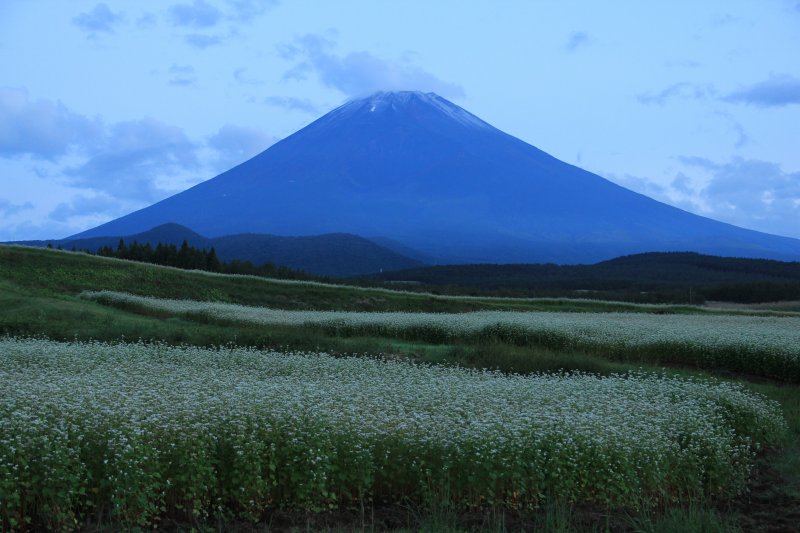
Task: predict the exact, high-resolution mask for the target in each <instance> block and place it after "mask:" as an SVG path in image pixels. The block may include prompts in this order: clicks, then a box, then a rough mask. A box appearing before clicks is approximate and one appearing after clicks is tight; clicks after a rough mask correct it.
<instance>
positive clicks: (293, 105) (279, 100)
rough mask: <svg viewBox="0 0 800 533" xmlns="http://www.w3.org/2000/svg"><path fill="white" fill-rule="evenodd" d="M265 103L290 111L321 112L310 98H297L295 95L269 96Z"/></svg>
mask: <svg viewBox="0 0 800 533" xmlns="http://www.w3.org/2000/svg"><path fill="white" fill-rule="evenodd" d="M264 103H265V104H267V105H270V106H273V107H281V108H283V109H287V110H289V111H304V112H306V113H314V114H317V113H319V109H318V108H317V106H315V105H314V104H312V103H311V100H309V99H308V98H295V97H293V96H268V97H266V98H264Z"/></svg>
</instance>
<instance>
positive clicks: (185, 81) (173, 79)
mask: <svg viewBox="0 0 800 533" xmlns="http://www.w3.org/2000/svg"><path fill="white" fill-rule="evenodd" d="M169 74H170V80H169V84H170V85H182V86H186V85H194V83H195V82H196V81H197V76H196V75H195V71H194V67H192V66H190V65H183V66H182V65H172V66H171V67H169Z"/></svg>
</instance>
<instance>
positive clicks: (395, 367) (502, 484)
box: [0, 338, 785, 529]
mask: <svg viewBox="0 0 800 533" xmlns="http://www.w3.org/2000/svg"><path fill="white" fill-rule="evenodd" d="M784 431H785V422H784V420H783V418H782V414H781V411H780V408H779V406H778V405H777V404H775V403H774V402H771V401H769V400H766V399H765V398H763V397H761V396H759V395H756V394H754V393H751V392H748V391H747V390H746V389H744V388H742V387H740V386H737V385H733V384H730V383H722V382H702V381H697V380H683V379H676V378H667V377H664V376H656V375H646V374H627V375H619V376H612V377H595V376H590V375H583V374H571V375H536V376H529V377H523V376H513V375H501V374H498V373H494V372H489V371H468V370H464V369H456V368H443V367H429V366H416V365H411V364H408V363H400V362H387V361H383V360H378V359H374V358H368V357H360V358H343V359H336V358H333V357H330V356H327V355H325V354H302V353H289V354H282V353H273V352H262V351H257V350H251V349H243V348H226V349H219V350H209V349H201V348H190V347H185V348H175V347H167V346H163V345H143V344H127V345H125V344H120V345H108V344H101V343H57V342H52V341H45V340H18V339H13V338H6V339H3V340H0V517H2V520H3V523H2V524H0V529H9V528H13V527H14V526H15V525H16V526H18V525H19V524H24V523H26V521H32V523H33V524H39V525H40V527H44V528H48V529H70V528H72V527H75V526H76V524H79V523H82V521H84V520H85V519H86V517H87V516H98V515H100V516H109V517H111V518H113V519H114V520H115V521H117V523H120V524H128V525H129V526H134V525H138V526H149V525H153V524H156V523H157V522H158V520H159V519H160V518H162V517H165V516H173V517H174V516H178V517H189V518H192V517H195V518H198V519H210V518H213V517H218V518H220V519H231V518H237V517H238V518H244V519H250V520H258V519H259V518H260V517H262V516H263V513H264V512H265V511H266V510H268V509H275V508H294V509H309V510H318V509H324V508H331V507H342V508H358V506H359V505H361V504H363V503H367V504H380V503H393V502H398V501H406V502H407V501H415V500H416V501H423V500H425V498H427V497H429V496H430V495H431V494H434V493H435V494H448V495H449V496H450V497H451V498H453V499H454V500H455V501H457V502H459V503H460V504H461V505H463V506H466V507H480V506H485V505H492V504H503V505H507V506H511V507H527V506H534V505H537V504H541V503H543V502H546V501H548V500H550V499H563V500H567V501H579V502H594V503H598V504H602V505H612V506H616V505H634V506H638V505H646V504H650V503H664V502H671V501H675V500H677V499H679V498H683V497H697V496H709V495H712V496H730V495H733V494H736V493H738V492H739V491H741V490H742V488H743V486H744V483H745V480H746V479H747V476H748V473H749V469H750V465H751V461H752V458H753V454H754V451H755V450H756V449H757V448H758V447H760V446H766V445H771V444H774V443H776V442H777V441H778V439H780V437H781V435H782V434H783V432H784Z"/></svg>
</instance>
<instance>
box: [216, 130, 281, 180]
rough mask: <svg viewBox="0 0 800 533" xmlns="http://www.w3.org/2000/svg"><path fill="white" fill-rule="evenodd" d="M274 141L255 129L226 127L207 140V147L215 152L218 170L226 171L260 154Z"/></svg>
mask: <svg viewBox="0 0 800 533" xmlns="http://www.w3.org/2000/svg"><path fill="white" fill-rule="evenodd" d="M275 141H276V139H275V138H274V137H271V136H269V135H266V134H265V133H263V132H262V131H259V130H257V129H253V128H245V127H241V126H231V125H228V126H223V127H222V128H220V129H219V131H217V133H215V134H214V135H212V136H211V137H209V138H208V146H209V147H210V148H212V149H213V150H215V151H216V152H217V164H218V166H219V168H220V169H221V170H227V169H229V168H231V167H233V166H235V165H238V164H239V163H243V162H244V161H247V160H248V159H250V158H251V157H253V156H255V155H257V154H259V153H261V152H262V151H264V150H265V149H267V148H268V147H269V146H270V145H272V144H274V143H275Z"/></svg>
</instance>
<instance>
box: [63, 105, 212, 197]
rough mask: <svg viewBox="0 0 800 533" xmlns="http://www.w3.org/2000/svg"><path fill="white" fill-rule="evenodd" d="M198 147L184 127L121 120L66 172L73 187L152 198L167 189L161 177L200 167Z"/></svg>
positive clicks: (144, 121)
mask: <svg viewBox="0 0 800 533" xmlns="http://www.w3.org/2000/svg"><path fill="white" fill-rule="evenodd" d="M196 149H197V146H196V145H195V144H194V143H193V142H191V141H190V140H189V139H188V138H187V137H186V135H185V134H184V133H183V131H182V130H181V129H179V128H176V127H174V126H169V125H167V124H164V123H162V122H159V121H157V120H154V119H144V120H138V121H130V122H119V123H116V124H113V125H112V126H110V127H109V128H108V132H107V134H106V136H105V138H104V140H103V143H102V146H100V147H98V149H96V150H95V151H94V152H93V154H92V155H91V156H90V157H89V158H88V160H86V161H85V162H83V163H81V164H78V165H76V166H71V167H68V168H66V169H64V171H63V173H64V175H65V176H67V177H68V178H69V181H70V185H72V186H74V187H80V188H89V189H92V190H94V191H102V192H106V193H108V194H110V195H112V196H116V197H124V198H128V199H135V200H141V201H152V200H156V199H159V198H161V197H162V196H163V193H164V192H165V191H164V189H162V188H161V187H159V186H158V179H159V178H160V177H164V176H171V175H176V174H179V173H181V172H185V171H191V170H193V169H197V168H198V167H199V162H198V159H197V155H196Z"/></svg>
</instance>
